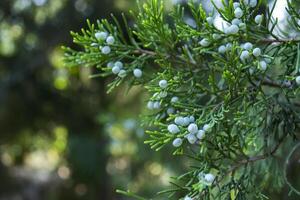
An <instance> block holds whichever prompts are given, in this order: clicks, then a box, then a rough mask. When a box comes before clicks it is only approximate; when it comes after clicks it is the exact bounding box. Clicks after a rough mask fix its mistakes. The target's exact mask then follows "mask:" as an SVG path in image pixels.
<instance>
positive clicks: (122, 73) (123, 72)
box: [118, 69, 127, 78]
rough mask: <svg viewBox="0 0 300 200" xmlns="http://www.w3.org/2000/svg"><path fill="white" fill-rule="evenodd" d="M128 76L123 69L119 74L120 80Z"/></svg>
mask: <svg viewBox="0 0 300 200" xmlns="http://www.w3.org/2000/svg"><path fill="white" fill-rule="evenodd" d="M126 75H127V72H126V71H125V70H124V69H121V70H120V72H119V73H118V76H119V77H120V78H124V77H125V76H126Z"/></svg>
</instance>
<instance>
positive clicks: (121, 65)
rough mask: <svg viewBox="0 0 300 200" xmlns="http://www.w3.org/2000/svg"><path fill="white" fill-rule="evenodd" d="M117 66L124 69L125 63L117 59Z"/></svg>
mask: <svg viewBox="0 0 300 200" xmlns="http://www.w3.org/2000/svg"><path fill="white" fill-rule="evenodd" d="M115 66H118V67H119V68H120V69H122V68H123V63H122V62H121V61H117V62H116V63H115Z"/></svg>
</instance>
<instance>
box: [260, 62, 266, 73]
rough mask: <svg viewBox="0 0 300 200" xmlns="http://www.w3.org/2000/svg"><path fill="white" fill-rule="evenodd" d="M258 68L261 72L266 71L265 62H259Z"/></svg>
mask: <svg viewBox="0 0 300 200" xmlns="http://www.w3.org/2000/svg"><path fill="white" fill-rule="evenodd" d="M259 68H260V69H261V70H262V71H266V69H267V63H266V61H264V60H262V61H260V62H259Z"/></svg>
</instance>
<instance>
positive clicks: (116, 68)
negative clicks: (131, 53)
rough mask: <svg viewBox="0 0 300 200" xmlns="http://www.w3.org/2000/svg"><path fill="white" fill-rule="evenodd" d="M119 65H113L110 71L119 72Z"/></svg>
mask: <svg viewBox="0 0 300 200" xmlns="http://www.w3.org/2000/svg"><path fill="white" fill-rule="evenodd" d="M120 70H121V69H120V67H118V66H114V67H113V68H112V69H111V71H112V73H114V74H118V73H119V72H120Z"/></svg>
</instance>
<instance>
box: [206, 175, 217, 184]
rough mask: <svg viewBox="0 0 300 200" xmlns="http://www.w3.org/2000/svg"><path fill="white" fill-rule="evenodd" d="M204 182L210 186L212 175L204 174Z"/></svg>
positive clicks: (212, 179)
mask: <svg viewBox="0 0 300 200" xmlns="http://www.w3.org/2000/svg"><path fill="white" fill-rule="evenodd" d="M204 180H205V181H206V182H207V183H209V184H211V183H213V182H214V180H215V176H214V175H213V174H205V176H204Z"/></svg>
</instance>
